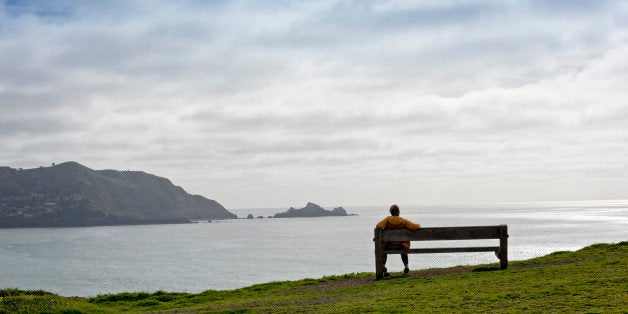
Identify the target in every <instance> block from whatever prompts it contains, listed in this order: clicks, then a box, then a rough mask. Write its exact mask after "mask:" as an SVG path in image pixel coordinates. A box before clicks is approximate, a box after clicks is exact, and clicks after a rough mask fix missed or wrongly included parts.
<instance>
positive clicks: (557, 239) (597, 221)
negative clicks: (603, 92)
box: [0, 201, 628, 296]
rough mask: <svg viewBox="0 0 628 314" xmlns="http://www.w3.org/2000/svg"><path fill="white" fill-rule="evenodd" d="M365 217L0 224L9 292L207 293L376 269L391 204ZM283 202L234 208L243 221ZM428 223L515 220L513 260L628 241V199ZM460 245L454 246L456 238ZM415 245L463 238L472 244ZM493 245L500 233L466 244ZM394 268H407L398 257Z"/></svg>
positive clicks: (0, 271) (424, 215)
mask: <svg viewBox="0 0 628 314" xmlns="http://www.w3.org/2000/svg"><path fill="white" fill-rule="evenodd" d="M345 209H347V211H348V212H349V213H354V214H357V215H358V216H349V217H321V218H286V219H267V218H265V219H253V220H248V219H237V220H224V221H215V222H212V223H207V222H205V223H195V224H181V225H144V226H107V227H88V228H38V229H0V288H20V289H43V290H47V291H50V292H54V293H57V294H61V295H65V296H95V295H98V294H106V293H116V292H123V291H148V292H153V291H156V290H165V291H178V292H193V293H197V292H201V291H204V290H209V289H213V290H224V289H234V288H240V287H245V286H250V285H253V284H257V283H264V282H271V281H282V280H296V279H303V278H320V277H323V276H328V275H341V274H346V273H353V272H374V271H375V269H374V267H375V266H374V264H375V262H374V255H373V242H372V237H373V227H374V226H375V224H376V223H377V222H378V221H380V220H381V219H383V218H384V217H385V216H386V215H387V206H365V207H345ZM278 211H282V210H276V209H275V210H269V209H243V210H232V212H234V213H235V214H237V215H238V216H239V217H246V215H248V214H249V213H252V214H253V215H254V216H255V217H257V216H259V215H263V216H265V217H266V216H268V215H271V214H274V213H276V212H278ZM401 216H402V217H405V218H407V219H410V220H412V221H414V222H418V223H420V224H422V225H423V226H424V227H439V226H472V225H497V224H507V225H508V230H509V234H510V238H509V252H508V254H509V259H510V260H511V261H512V260H521V259H527V258H531V257H535V256H541V255H545V254H548V253H551V252H554V251H559V250H577V249H580V248H582V247H584V246H587V245H590V244H593V243H600V242H607V243H616V242H619V241H625V240H628V201H591V202H553V203H517V204H498V205H468V206H401ZM456 242H457V243H456ZM456 242H454V241H441V242H427V243H417V242H415V243H413V247H419V246H448V245H452V246H454V245H455V246H458V245H461V244H463V243H460V242H467V241H456ZM468 242H470V243H468V244H471V243H473V244H478V245H480V244H483V245H496V244H497V242H498V240H480V241H468ZM497 261H498V260H497V258H496V257H495V256H494V255H493V254H492V253H486V252H482V253H455V254H421V255H410V267H411V269H423V268H432V267H448V266H455V265H473V264H478V263H492V262H497ZM387 266H388V269H389V271H401V269H402V267H403V265H402V264H401V261H400V259H399V258H397V257H396V256H391V257H390V258H389V262H388V265H387Z"/></svg>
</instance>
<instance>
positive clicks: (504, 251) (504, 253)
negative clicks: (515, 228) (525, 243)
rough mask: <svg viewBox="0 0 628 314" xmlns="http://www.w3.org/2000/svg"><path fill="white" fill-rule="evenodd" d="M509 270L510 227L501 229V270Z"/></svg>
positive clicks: (503, 226)
mask: <svg viewBox="0 0 628 314" xmlns="http://www.w3.org/2000/svg"><path fill="white" fill-rule="evenodd" d="M506 268H508V227H507V226H506V225H501V226H500V228H499V269H506Z"/></svg>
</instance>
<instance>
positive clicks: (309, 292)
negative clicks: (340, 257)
mask: <svg viewBox="0 0 628 314" xmlns="http://www.w3.org/2000/svg"><path fill="white" fill-rule="evenodd" d="M496 266H497V264H490V265H478V266H472V267H463V266H460V267H453V268H446V269H431V270H422V271H414V272H411V273H410V275H409V276H401V275H398V274H393V277H392V278H390V279H386V280H379V281H375V280H374V277H375V276H374V274H373V273H360V274H348V275H343V276H331V277H324V278H320V279H304V280H299V281H284V282H272V283H266V284H260V285H254V286H250V287H246V288H242V289H237V290H229V291H214V290H208V291H205V292H202V293H199V294H190V293H172V292H164V291H158V292H155V293H145V292H139V293H119V294H109V295H99V296H97V297H93V298H78V297H61V296H58V295H55V294H51V293H48V292H45V291H21V290H17V289H4V290H0V313H3V312H8V313H14V312H23V313H33V312H42V313H83V312H87V313H119V312H188V311H189V312H221V313H245V312H279V313H282V312H283V313H294V312H316V313H327V312H334V313H337V312H383V313H392V312H395V313H397V312H448V313H450V312H474V313H477V312H500V313H501V312H536V313H542V312H543V313H544V312H594V313H595V312H619V313H627V311H628V242H621V243H618V244H595V245H592V246H588V247H586V248H583V249H581V250H578V251H576V252H556V253H552V254H549V255H547V256H544V257H539V258H533V259H530V260H525V261H516V262H511V263H510V264H509V268H508V269H506V270H503V271H501V270H496V268H497V267H496Z"/></svg>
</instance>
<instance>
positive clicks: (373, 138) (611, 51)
mask: <svg viewBox="0 0 628 314" xmlns="http://www.w3.org/2000/svg"><path fill="white" fill-rule="evenodd" d="M0 3H1V5H0V165H2V166H10V167H13V168H18V167H22V168H25V169H26V168H34V167H39V166H50V165H51V164H52V163H57V164H58V163H62V162H64V161H77V162H79V163H81V164H83V165H85V166H87V167H90V168H92V169H98V170H100V169H116V170H138V171H145V172H148V173H152V174H155V175H158V176H161V177H166V178H168V179H170V180H171V181H172V182H173V183H174V184H175V185H178V186H181V187H183V188H184V189H185V190H186V191H187V192H189V193H192V194H200V195H203V196H205V197H208V198H210V199H214V200H216V201H218V202H219V203H221V204H222V205H224V206H225V207H226V208H228V209H229V208H232V209H236V208H271V207H279V208H287V207H290V206H294V207H297V208H298V207H303V206H305V204H306V203H307V202H314V203H317V204H319V205H322V206H330V207H333V206H359V205H375V204H392V203H398V204H477V203H499V202H537V201H538V202H541V201H560V200H567V201H578V200H596V199H628V2H627V1H598V0H591V1H501V0H499V1H326V0H323V1H280V0H276V1H127V0H125V1H6V0H5V1H0Z"/></svg>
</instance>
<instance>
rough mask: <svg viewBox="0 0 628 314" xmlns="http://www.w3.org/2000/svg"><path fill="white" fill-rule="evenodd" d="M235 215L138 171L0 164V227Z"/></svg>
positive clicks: (181, 220) (175, 220)
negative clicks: (20, 166)
mask: <svg viewBox="0 0 628 314" xmlns="http://www.w3.org/2000/svg"><path fill="white" fill-rule="evenodd" d="M230 218H236V215H234V214H233V213H231V212H229V211H227V210H226V209H225V208H224V207H223V206H222V205H220V204H219V203H218V202H216V201H214V200H210V199H207V198H205V197H203V196H200V195H190V194H188V193H187V192H185V191H184V190H183V188H181V187H179V186H175V185H173V184H172V183H171V182H170V180H168V179H166V178H162V177H158V176H155V175H152V174H148V173H145V172H142V171H116V170H98V171H97V170H92V169H90V168H88V167H85V166H83V165H81V164H79V163H76V162H65V163H62V164H59V165H54V166H52V167H39V168H34V169H23V170H22V169H12V168H9V167H0V227H5V228H7V227H9V228H11V227H48V226H94V225H119V224H146V223H184V222H189V221H190V220H201V219H204V220H209V219H230Z"/></svg>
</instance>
